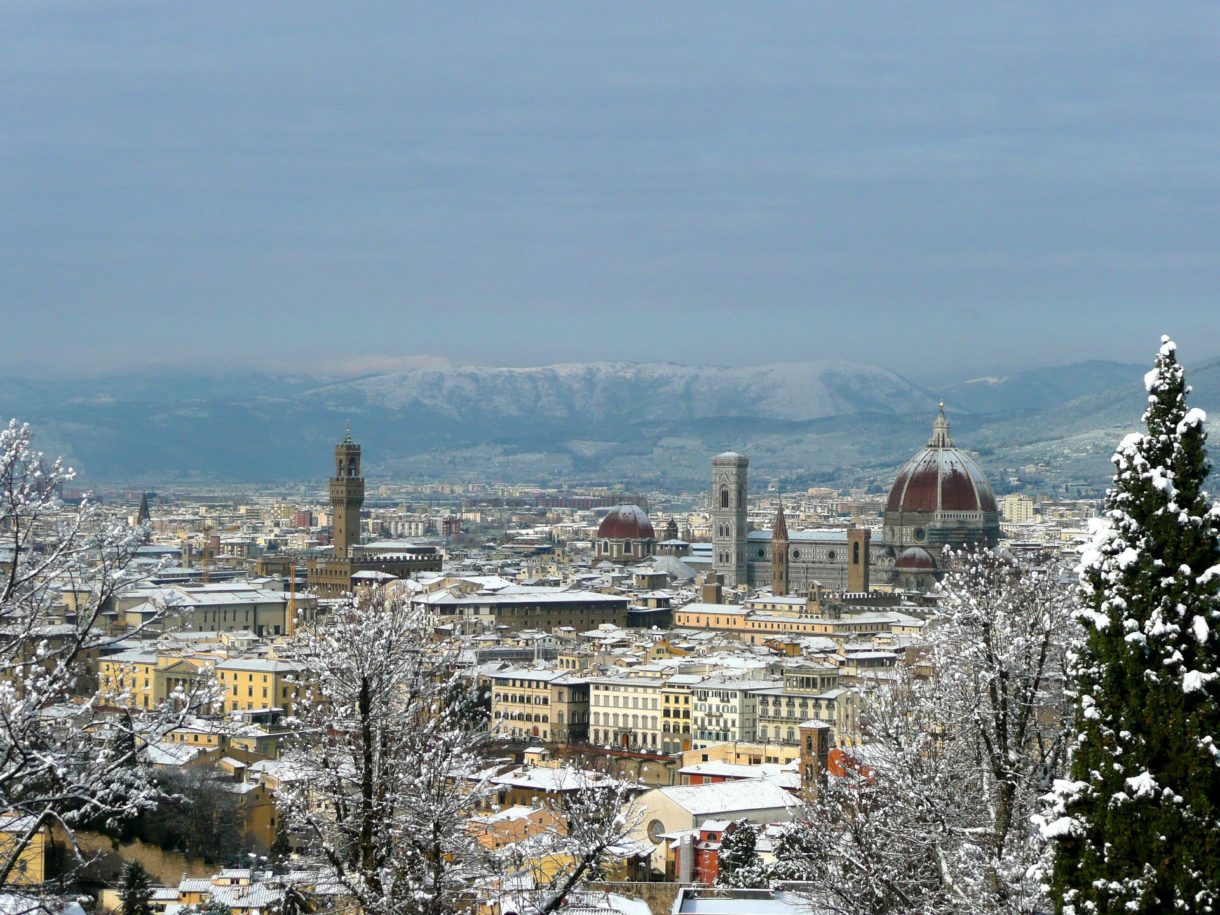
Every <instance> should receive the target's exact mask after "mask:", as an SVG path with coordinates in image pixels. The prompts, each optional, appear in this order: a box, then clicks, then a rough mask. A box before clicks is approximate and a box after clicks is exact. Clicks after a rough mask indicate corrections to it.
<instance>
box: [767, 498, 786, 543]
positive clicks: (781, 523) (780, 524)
mask: <svg viewBox="0 0 1220 915" xmlns="http://www.w3.org/2000/svg"><path fill="white" fill-rule="evenodd" d="M771 531H772V533H771V540H772V541H775V540H782V541H784V543H787V542H788V519H787V518H785V517H784V500H783V498H781V499H780V500H779V510H778V511H777V512H776V513H775V524H773V525H772V526H771Z"/></svg>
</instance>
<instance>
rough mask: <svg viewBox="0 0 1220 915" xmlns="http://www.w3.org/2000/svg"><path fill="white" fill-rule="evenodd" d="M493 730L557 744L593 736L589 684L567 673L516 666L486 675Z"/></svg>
mask: <svg viewBox="0 0 1220 915" xmlns="http://www.w3.org/2000/svg"><path fill="white" fill-rule="evenodd" d="M486 680H487V681H488V682H489V684H490V686H491V730H492V734H494V735H496V736H500V737H514V738H518V739H526V740H540V741H548V742H555V743H572V742H576V741H582V742H583V741H585V740H587V739H588V736H589V684H588V683H587V682H586V681H585V680H582V679H580V678H579V677H574V676H572V675H571V674H570V673H569V672H568V671H565V670H537V669H532V668H521V667H513V668H508V669H506V670H501V671H496V672H494V673H491V674H487V675H486Z"/></svg>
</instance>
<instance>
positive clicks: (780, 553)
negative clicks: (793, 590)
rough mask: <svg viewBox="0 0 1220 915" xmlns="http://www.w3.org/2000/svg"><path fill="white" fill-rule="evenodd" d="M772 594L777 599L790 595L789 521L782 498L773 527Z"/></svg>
mask: <svg viewBox="0 0 1220 915" xmlns="http://www.w3.org/2000/svg"><path fill="white" fill-rule="evenodd" d="M771 593H772V594H773V595H775V596H776V597H783V596H784V595H786V594H787V593H788V519H787V518H785V517H784V500H783V499H782V498H781V499H780V500H779V510H778V511H776V513H775V524H773V525H772V526H771Z"/></svg>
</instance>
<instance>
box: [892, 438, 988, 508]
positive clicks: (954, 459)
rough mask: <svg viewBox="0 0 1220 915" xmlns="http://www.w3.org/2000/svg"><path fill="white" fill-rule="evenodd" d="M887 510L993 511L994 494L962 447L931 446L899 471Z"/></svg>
mask: <svg viewBox="0 0 1220 915" xmlns="http://www.w3.org/2000/svg"><path fill="white" fill-rule="evenodd" d="M885 510H886V511H891V512H896V511H904V512H934V511H938V510H939V511H947V512H979V511H982V512H994V511H998V508H997V507H996V501H995V493H994V492H992V489H991V484H990V483H988V482H987V478H986V477H984V476H983V471H982V470H981V469H980V468H979V465H978V464H977V463H975V460H974V458H972V457H971V456H970V455H968V454H967V453H966V452H964V451H962V450H961V449H960V448H934V447H928V448H924V449H923V450H922V451H920V452H919V453H918V454H917V455H915V457H913V458H911V459H910V460H909V461H907V463H906V466H904V467H903V468H902V470H900V471H898V477H897V479H895V480H894V486H893V488H892V489H890V497H889V500H888V501H887V502H886V504H885Z"/></svg>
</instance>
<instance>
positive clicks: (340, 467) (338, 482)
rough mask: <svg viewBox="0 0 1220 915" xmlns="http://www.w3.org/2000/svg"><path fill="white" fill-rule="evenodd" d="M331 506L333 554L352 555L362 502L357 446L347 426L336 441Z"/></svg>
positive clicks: (357, 533)
mask: <svg viewBox="0 0 1220 915" xmlns="http://www.w3.org/2000/svg"><path fill="white" fill-rule="evenodd" d="M330 506H331V512H332V514H333V516H334V521H333V522H332V527H333V531H334V544H335V556H336V557H347V556H350V555H351V549H352V547H354V546H356V545H357V544H359V543H360V509H361V508H362V507H363V506H364V477H362V476H361V475H360V446H359V445H358V444H357V443H356V442H354V441H352V432H351V429H350V428H349V429H346V430H345V432H344V435H343V441H341V442H339V444H337V445H335V475H334V476H333V477H331V478H330Z"/></svg>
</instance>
